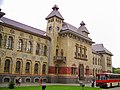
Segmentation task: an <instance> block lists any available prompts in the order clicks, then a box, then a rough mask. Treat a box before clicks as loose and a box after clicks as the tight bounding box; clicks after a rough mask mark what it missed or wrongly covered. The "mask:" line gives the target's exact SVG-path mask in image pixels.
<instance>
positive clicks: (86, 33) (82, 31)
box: [77, 21, 90, 36]
mask: <svg viewBox="0 0 120 90" xmlns="http://www.w3.org/2000/svg"><path fill="white" fill-rule="evenodd" d="M77 31H78V32H81V33H82V34H84V35H85V36H88V34H90V33H89V31H88V30H87V28H86V27H85V23H84V22H83V21H82V22H81V23H80V27H79V28H78V30H77Z"/></svg>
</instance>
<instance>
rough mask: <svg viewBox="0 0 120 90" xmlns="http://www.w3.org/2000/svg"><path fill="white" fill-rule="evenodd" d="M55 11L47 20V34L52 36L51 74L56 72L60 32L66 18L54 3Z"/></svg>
mask: <svg viewBox="0 0 120 90" xmlns="http://www.w3.org/2000/svg"><path fill="white" fill-rule="evenodd" d="M52 9H53V11H52V12H51V13H50V14H49V15H48V16H47V17H46V20H47V29H46V34H47V36H49V37H50V38H51V46H50V47H51V48H50V61H49V62H50V63H49V71H48V73H49V75H50V76H51V75H53V74H55V63H54V62H55V60H54V58H55V56H56V55H57V53H58V51H57V48H58V37H59V35H58V33H59V32H60V31H61V29H62V24H63V20H64V18H63V17H62V15H61V14H60V12H59V11H58V9H59V8H58V6H57V5H54V6H53V8H52Z"/></svg>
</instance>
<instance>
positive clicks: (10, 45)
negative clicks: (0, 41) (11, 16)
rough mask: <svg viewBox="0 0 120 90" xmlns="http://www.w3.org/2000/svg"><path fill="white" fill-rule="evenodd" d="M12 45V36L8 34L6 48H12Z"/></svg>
mask: <svg viewBox="0 0 120 90" xmlns="http://www.w3.org/2000/svg"><path fill="white" fill-rule="evenodd" d="M12 46H13V37H11V36H9V38H8V48H9V49H12Z"/></svg>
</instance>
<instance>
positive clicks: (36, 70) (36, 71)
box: [34, 63, 38, 74]
mask: <svg viewBox="0 0 120 90" xmlns="http://www.w3.org/2000/svg"><path fill="white" fill-rule="evenodd" d="M34 74H38V63H36V64H35V66H34Z"/></svg>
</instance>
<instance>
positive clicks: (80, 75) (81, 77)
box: [78, 64, 84, 80]
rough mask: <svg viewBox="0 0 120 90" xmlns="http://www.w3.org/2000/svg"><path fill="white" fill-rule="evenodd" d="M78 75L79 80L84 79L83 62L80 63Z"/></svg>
mask: <svg viewBox="0 0 120 90" xmlns="http://www.w3.org/2000/svg"><path fill="white" fill-rule="evenodd" d="M78 77H79V80H83V79H84V65H83V64H79V68H78Z"/></svg>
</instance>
